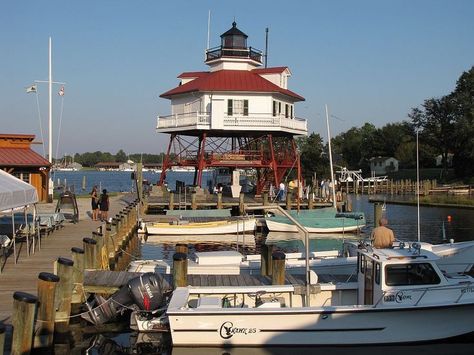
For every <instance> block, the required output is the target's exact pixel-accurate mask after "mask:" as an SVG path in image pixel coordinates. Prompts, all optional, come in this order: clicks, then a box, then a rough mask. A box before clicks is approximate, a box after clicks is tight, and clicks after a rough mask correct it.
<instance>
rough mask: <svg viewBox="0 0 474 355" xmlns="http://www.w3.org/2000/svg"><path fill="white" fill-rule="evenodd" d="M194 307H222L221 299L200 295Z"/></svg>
mask: <svg viewBox="0 0 474 355" xmlns="http://www.w3.org/2000/svg"><path fill="white" fill-rule="evenodd" d="M196 308H222V300H221V299H220V298H219V297H201V298H199V300H198V302H197V307H196Z"/></svg>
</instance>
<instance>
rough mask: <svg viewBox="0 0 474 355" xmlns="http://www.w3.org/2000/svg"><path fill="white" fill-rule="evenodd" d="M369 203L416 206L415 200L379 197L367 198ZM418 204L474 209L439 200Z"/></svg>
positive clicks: (472, 206) (469, 206)
mask: <svg viewBox="0 0 474 355" xmlns="http://www.w3.org/2000/svg"><path fill="white" fill-rule="evenodd" d="M369 202H370V203H375V202H380V203H387V204H392V205H405V206H416V205H417V202H416V201H402V200H390V199H381V198H369ZM420 206H423V207H433V208H435V207H448V208H460V209H465V210H474V205H463V204H456V203H441V202H422V201H420Z"/></svg>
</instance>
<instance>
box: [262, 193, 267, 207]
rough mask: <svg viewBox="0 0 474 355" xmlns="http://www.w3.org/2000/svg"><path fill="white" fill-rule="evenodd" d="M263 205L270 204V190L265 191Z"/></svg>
mask: <svg viewBox="0 0 474 355" xmlns="http://www.w3.org/2000/svg"><path fill="white" fill-rule="evenodd" d="M263 205H264V206H268V192H267V191H264V192H263Z"/></svg>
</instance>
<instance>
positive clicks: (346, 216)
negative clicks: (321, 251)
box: [265, 207, 365, 233]
mask: <svg viewBox="0 0 474 355" xmlns="http://www.w3.org/2000/svg"><path fill="white" fill-rule="evenodd" d="M288 213H289V214H290V215H291V217H293V218H294V219H296V220H297V221H298V222H299V223H300V224H302V225H303V226H304V227H305V228H306V230H307V231H308V232H309V233H345V232H355V231H358V230H360V229H361V228H362V227H364V226H365V216H364V213H362V212H353V213H340V212H337V210H336V208H334V207H325V208H320V209H314V210H301V211H294V210H292V211H288ZM265 222H266V224H267V227H268V229H269V230H270V231H272V232H274V231H275V232H297V231H298V229H297V227H296V226H295V225H294V224H293V222H292V221H290V220H289V219H288V218H287V217H286V216H277V215H273V216H268V217H265Z"/></svg>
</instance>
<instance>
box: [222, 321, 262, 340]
mask: <svg viewBox="0 0 474 355" xmlns="http://www.w3.org/2000/svg"><path fill="white" fill-rule="evenodd" d="M256 332H257V329H256V328H237V327H234V324H233V323H232V322H224V323H222V325H221V328H220V330H219V334H220V336H221V338H222V339H230V338H232V336H233V335H234V334H244V335H247V334H253V333H256Z"/></svg>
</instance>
